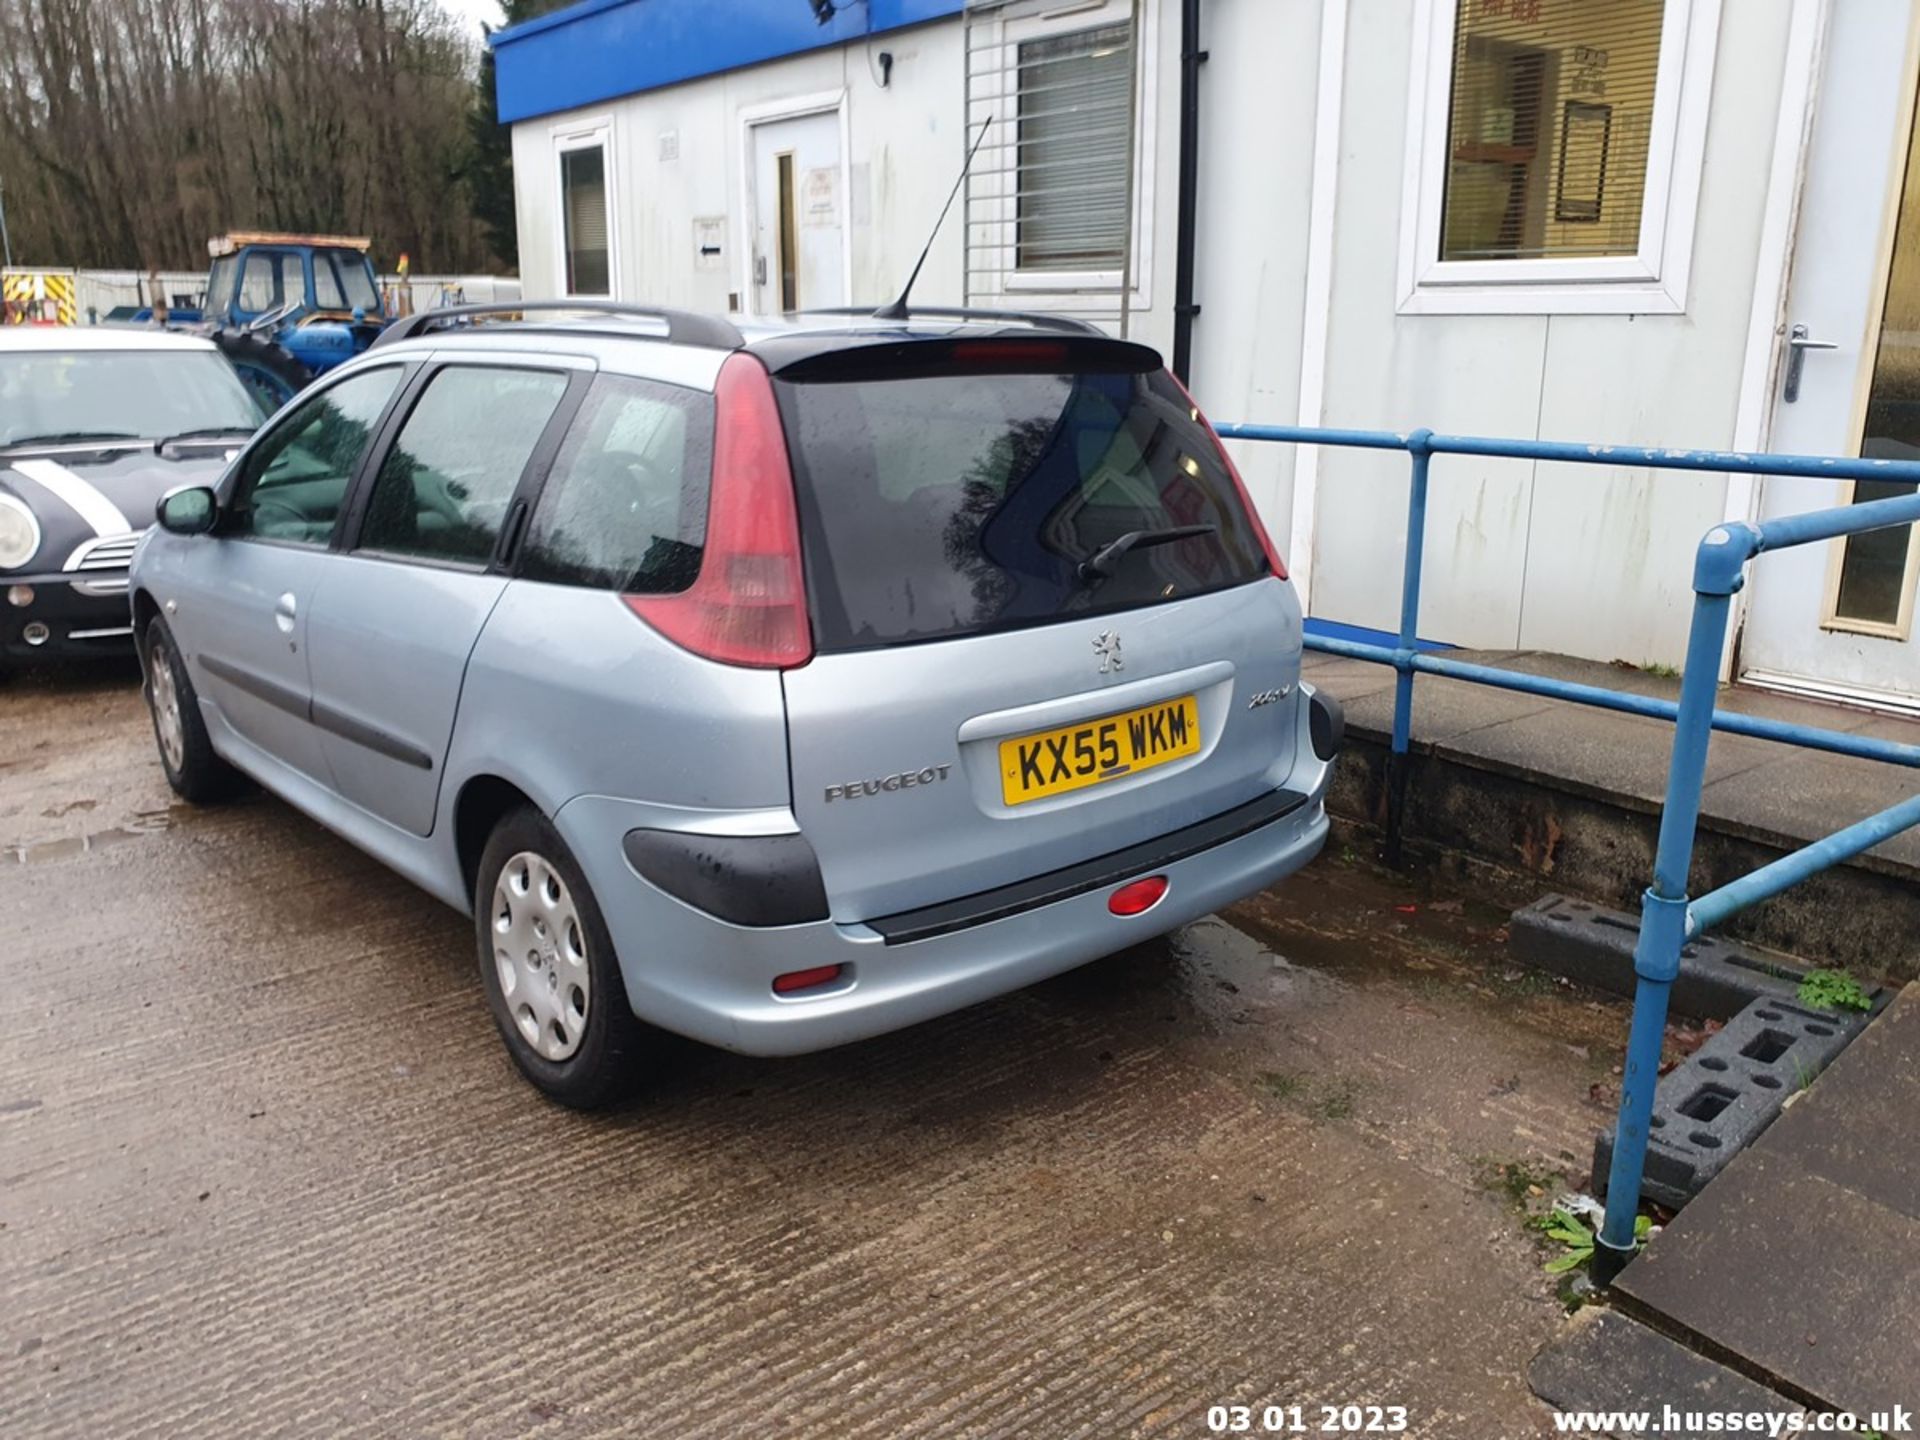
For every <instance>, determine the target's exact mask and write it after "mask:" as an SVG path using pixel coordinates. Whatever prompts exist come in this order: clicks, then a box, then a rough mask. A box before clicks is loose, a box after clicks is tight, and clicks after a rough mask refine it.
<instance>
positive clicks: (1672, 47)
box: [1397, 0, 1720, 315]
mask: <svg viewBox="0 0 1920 1440" xmlns="http://www.w3.org/2000/svg"><path fill="white" fill-rule="evenodd" d="M1462 3H1463V0H1415V6H1414V44H1413V67H1412V73H1411V75H1410V76H1409V78H1408V82H1407V114H1408V126H1407V154H1406V176H1405V184H1404V188H1403V191H1402V193H1403V194H1405V195H1408V196H1411V197H1413V202H1412V203H1411V204H1408V205H1405V206H1403V208H1402V211H1401V216H1400V272H1399V291H1398V307H1397V308H1398V310H1399V313H1400V314H1402V315H1556V314H1570V315H1680V314H1684V313H1685V312H1686V308H1687V276H1688V270H1689V268H1690V265H1691V262H1692V258H1693V238H1694V220H1695V214H1696V211H1697V208H1698V205H1699V199H1700V174H1701V168H1702V165H1703V163H1704V161H1705V156H1706V140H1707V112H1708V105H1709V102H1710V100H1711V98H1712V90H1713V58H1714V50H1715V47H1716V45H1717V42H1718V39H1719V34H1720V0H1667V5H1666V11H1665V15H1664V20H1663V25H1662V29H1661V34H1660V65H1659V69H1658V71H1657V72H1656V74H1655V79H1654V97H1653V123H1652V133H1651V136H1650V141H1649V145H1648V151H1647V174H1646V193H1645V197H1644V200H1643V203H1642V206H1641V211H1640V243H1639V247H1638V249H1637V251H1636V253H1634V254H1632V255H1608V256H1578V257H1558V256H1548V257H1543V258H1539V259H1527V260H1442V259H1440V258H1439V256H1440V233H1441V222H1442V219H1443V214H1442V212H1443V209H1444V205H1445V199H1446V183H1447V122H1448V118H1449V112H1450V110H1451V109H1452V101H1453V47H1454V30H1455V26H1456V23H1457V20H1458V16H1459V7H1460V5H1461V4H1462Z"/></svg>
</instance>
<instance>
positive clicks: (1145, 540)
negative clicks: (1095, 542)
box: [1074, 525, 1220, 586]
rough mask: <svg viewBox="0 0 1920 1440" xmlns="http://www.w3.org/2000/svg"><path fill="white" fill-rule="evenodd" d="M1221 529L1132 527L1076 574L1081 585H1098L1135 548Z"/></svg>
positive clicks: (1083, 562)
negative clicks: (1142, 528) (1134, 528)
mask: <svg viewBox="0 0 1920 1440" xmlns="http://www.w3.org/2000/svg"><path fill="white" fill-rule="evenodd" d="M1219 528H1220V527H1219V526H1217V525H1171V526H1168V527H1167V528H1166V529H1165V530H1129V531H1127V533H1126V534H1124V535H1122V536H1121V537H1120V538H1119V539H1117V540H1113V541H1109V542H1108V543H1107V544H1105V545H1102V546H1101V547H1100V548H1099V549H1098V550H1096V551H1094V552H1093V554H1091V555H1089V556H1088V557H1087V558H1086V559H1084V560H1082V561H1081V562H1080V565H1079V568H1078V569H1076V570H1075V571H1074V574H1075V575H1076V576H1077V577H1078V578H1079V580H1080V583H1081V584H1082V585H1089V586H1091V585H1098V584H1099V583H1100V582H1101V581H1102V580H1105V579H1106V578H1107V577H1108V576H1110V575H1112V574H1113V572H1114V571H1115V570H1117V569H1119V568H1120V562H1121V561H1122V560H1124V559H1126V558H1127V556H1128V555H1130V554H1131V553H1132V552H1133V551H1135V550H1146V549H1150V548H1151V547H1153V546H1155V545H1171V544H1172V543H1173V542H1174V541H1176V540H1190V539H1192V538H1193V537H1194V536H1196V535H1211V534H1213V533H1214V532H1215V531H1216V530H1218V529H1219Z"/></svg>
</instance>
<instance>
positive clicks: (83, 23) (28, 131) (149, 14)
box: [0, 0, 490, 270]
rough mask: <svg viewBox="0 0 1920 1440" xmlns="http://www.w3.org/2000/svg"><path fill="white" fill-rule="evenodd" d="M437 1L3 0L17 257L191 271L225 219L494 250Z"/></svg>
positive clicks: (385, 252)
mask: <svg viewBox="0 0 1920 1440" xmlns="http://www.w3.org/2000/svg"><path fill="white" fill-rule="evenodd" d="M478 59H479V56H478V48H477V45H476V43H475V37H470V36H466V35H463V34H462V33H461V31H460V30H459V28H458V27H457V26H456V25H455V24H454V22H453V21H452V19H451V18H450V17H449V16H448V15H447V14H446V13H445V12H444V11H443V10H442V9H441V8H440V7H439V5H438V4H437V3H436V0H0V178H3V179H4V180H5V183H6V189H7V196H8V200H9V213H8V217H7V218H8V221H9V225H10V227H11V229H12V233H13V241H14V253H15V255H16V257H17V258H19V259H20V260H22V261H23V262H24V263H31V264H46V265H96V266H119V267H127V268H139V269H148V268H156V267H157V268H167V269H174V268H182V269H197V268H199V267H200V266H201V265H203V264H204V263H205V261H206V250H205V242H206V240H207V238H208V237H209V236H210V235H213V234H216V233H218V232H220V231H222V230H226V229H238V228H263V229H300V230H320V231H341V232H349V233H364V234H367V235H370V236H371V237H372V238H373V249H374V256H375V259H376V262H377V263H380V264H382V265H390V264H392V263H393V262H394V260H396V259H397V258H398V256H399V255H400V253H401V252H403V251H405V252H408V253H410V254H411V255H412V257H413V259H414V261H415V263H416V264H417V265H418V266H420V267H421V268H426V269H446V270H462V269H470V268H476V267H479V266H481V265H484V264H486V263H487V262H488V260H489V258H490V257H489V253H488V247H487V242H486V238H485V234H484V233H483V230H482V227H481V226H480V224H479V223H478V221H477V220H476V219H475V217H474V213H473V204H472V197H471V196H470V194H469V193H468V184H467V169H468V165H469V161H470V158H471V153H472V148H473V144H474V130H473V126H472V113H473V110H474V100H475V90H474V78H475V72H476V68H477V66H478Z"/></svg>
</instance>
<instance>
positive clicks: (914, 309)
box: [800, 305, 1111, 338]
mask: <svg viewBox="0 0 1920 1440" xmlns="http://www.w3.org/2000/svg"><path fill="white" fill-rule="evenodd" d="M800 313H801V314H802V315H858V316H861V317H863V318H865V319H868V320H898V319H900V318H902V317H900V316H897V315H883V314H881V313H880V312H879V311H877V310H869V309H867V308H866V306H864V305H836V306H833V307H832V308H830V309H826V310H802V311H801V312H800ZM923 315H924V316H927V317H929V318H931V319H935V320H1017V321H1019V322H1020V323H1021V324H1023V325H1032V326H1034V327H1036V328H1037V329H1041V330H1068V331H1071V332H1073V333H1074V334H1076V335H1101V336H1105V335H1106V333H1107V332H1106V331H1104V330H1102V329H1101V328H1100V327H1099V326H1098V325H1095V324H1094V323H1093V322H1092V321H1090V320H1080V319H1076V318H1075V317H1074V316H1072V315H1042V314H1040V313H1038V312H1037V311H1032V310H976V309H974V308H972V307H971V306H964V305H913V306H909V307H908V309H907V312H906V315H905V317H904V318H906V319H908V320H913V319H917V318H919V317H920V316H923ZM1109 338H1111V337H1109Z"/></svg>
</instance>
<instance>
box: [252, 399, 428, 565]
mask: <svg viewBox="0 0 1920 1440" xmlns="http://www.w3.org/2000/svg"><path fill="white" fill-rule="evenodd" d="M399 383H400V367H399V366H398V365H386V366H382V367H381V368H380V369H378V370H368V371H365V372H363V373H361V374H359V375H355V376H354V377H353V378H352V379H350V380H343V381H341V382H340V383H339V384H338V385H334V386H330V387H329V388H328V389H326V390H325V391H323V392H322V393H321V394H319V395H316V396H314V397H313V398H312V399H311V400H308V401H305V402H304V403H302V404H301V405H300V406H299V407H298V408H297V409H296V410H295V411H294V412H293V414H292V415H290V416H288V417H287V420H286V422H285V423H284V424H282V425H279V426H277V427H276V428H275V429H274V431H273V433H272V434H270V435H268V436H267V437H266V438H265V439H263V440H262V441H261V442H260V444H259V446H258V447H257V448H256V449H255V450H254V451H253V453H252V454H250V455H249V456H248V457H247V461H246V468H245V469H244V470H242V471H241V473H240V481H239V486H238V488H237V489H236V491H235V492H234V500H233V503H232V505H231V506H230V507H229V508H230V513H231V517H232V518H231V519H230V520H228V522H227V533H229V534H236V535H255V536H258V537H260V538H261V539H263V540H284V541H291V542H293V543H295V544H301V545H325V544H326V543H327V541H328V540H329V539H330V538H331V537H332V535H333V525H334V521H335V520H337V519H338V518H339V516H340V507H341V505H342V504H344V503H345V502H346V498H347V486H348V484H349V483H350V482H351V481H352V479H353V472H354V468H355V467H356V466H357V465H358V464H359V463H360V457H361V456H362V455H363V454H365V453H366V448H367V442H368V441H369V440H371V439H372V438H373V427H374V425H375V424H376V423H377V422H378V421H379V419H380V412H381V411H383V410H384V409H386V406H387V401H388V400H389V399H391V398H392V396H393V392H394V389H395V388H396V387H397V386H398V385H399Z"/></svg>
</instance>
